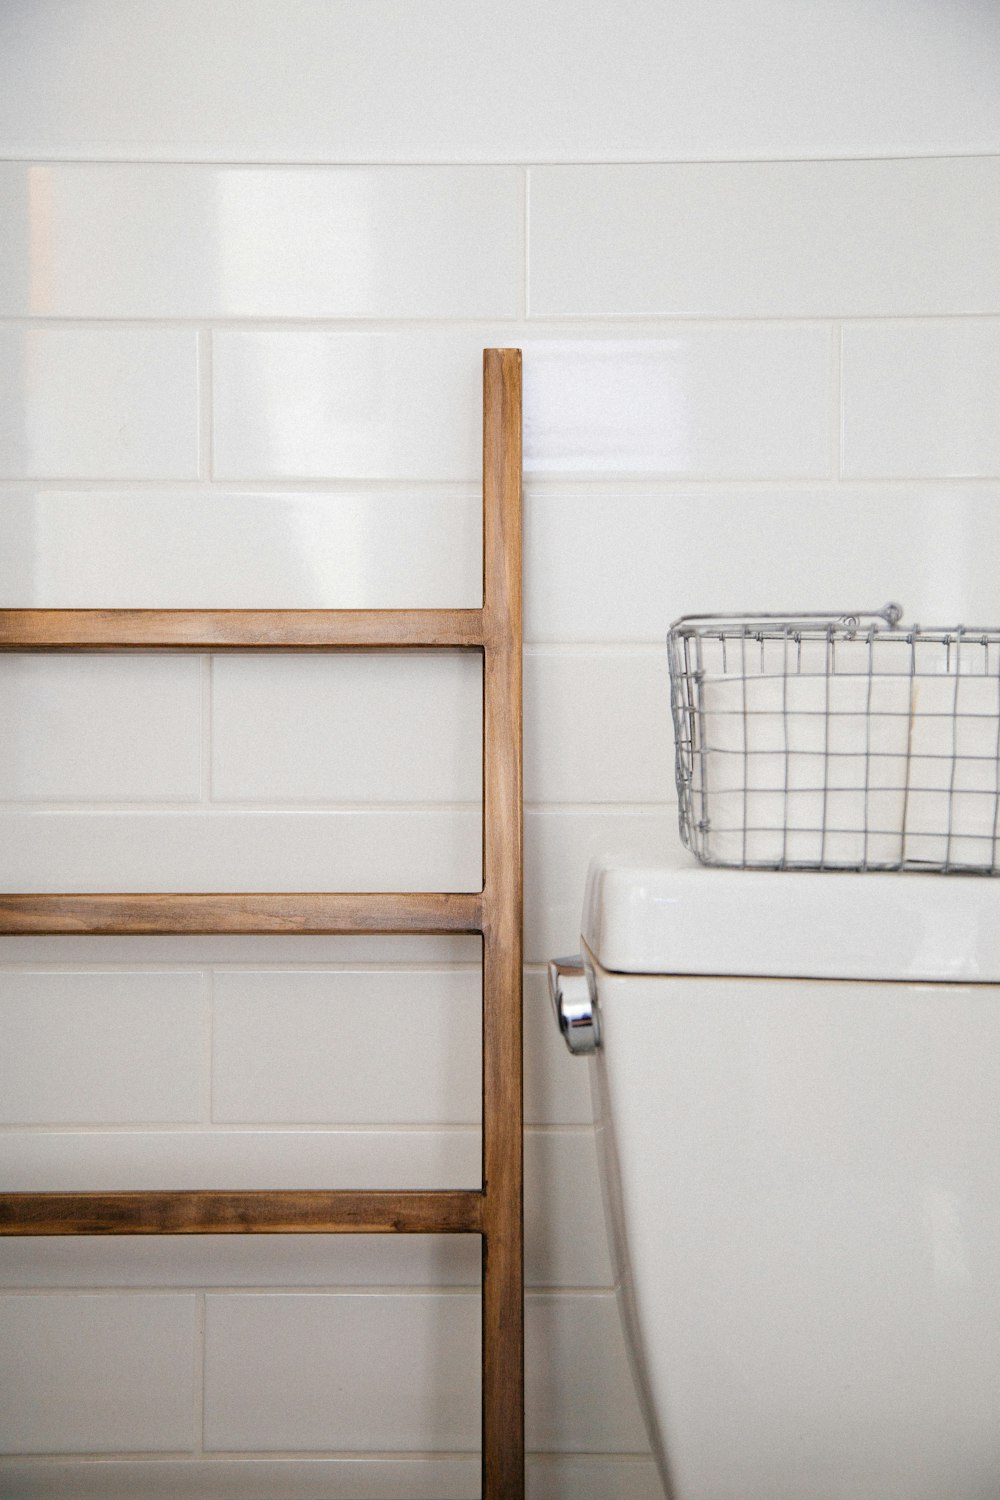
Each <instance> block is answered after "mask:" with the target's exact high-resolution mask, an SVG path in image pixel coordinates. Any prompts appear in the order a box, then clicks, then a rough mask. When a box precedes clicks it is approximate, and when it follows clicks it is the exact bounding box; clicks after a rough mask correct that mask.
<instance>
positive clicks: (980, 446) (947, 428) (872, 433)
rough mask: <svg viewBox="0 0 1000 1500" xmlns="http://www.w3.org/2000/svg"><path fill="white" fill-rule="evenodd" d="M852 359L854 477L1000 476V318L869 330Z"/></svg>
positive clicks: (849, 457)
mask: <svg viewBox="0 0 1000 1500" xmlns="http://www.w3.org/2000/svg"><path fill="white" fill-rule="evenodd" d="M994 262H995V264H1000V259H998V258H997V257H994ZM843 351H844V354H843V444H844V457H843V468H844V473H845V475H847V476H867V475H881V476H885V477H886V478H900V479H909V478H912V477H925V476H927V477H929V476H931V475H940V476H942V477H947V476H954V477H963V476H984V477H985V476H996V475H998V474H1000V428H998V426H997V423H996V421H995V419H994V412H995V410H996V405H997V401H998V399H1000V320H998V319H983V320H970V321H967V322H965V321H963V322H949V321H947V320H943V321H939V322H929V323H900V324H864V325H860V326H857V327H850V328H845V329H844V330H843Z"/></svg>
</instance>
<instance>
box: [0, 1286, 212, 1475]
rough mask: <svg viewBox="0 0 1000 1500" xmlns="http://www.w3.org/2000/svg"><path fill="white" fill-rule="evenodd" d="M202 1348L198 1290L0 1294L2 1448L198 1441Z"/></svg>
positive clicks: (137, 1446) (84, 1448)
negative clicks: (197, 1367)
mask: <svg viewBox="0 0 1000 1500" xmlns="http://www.w3.org/2000/svg"><path fill="white" fill-rule="evenodd" d="M194 1349H195V1298H194V1297H190V1296H188V1297H184V1296H143V1295H134V1294H133V1295H129V1296H120V1297H115V1296H105V1297H46V1296H38V1297H31V1296H21V1297H0V1367H2V1369H0V1449H2V1450H3V1452H5V1453H45V1452H48V1453H68V1452H69V1453H72V1452H76V1453H96V1452H100V1451H101V1450H102V1449H103V1450H105V1451H107V1450H109V1449H110V1450H112V1451H114V1450H116V1449H117V1450H122V1451H124V1452H129V1453H135V1452H137V1451H142V1450H143V1449H146V1450H154V1451H155V1450H156V1449H168V1450H169V1449H174V1450H176V1449H181V1450H182V1451H183V1450H187V1449H189V1448H190V1447H191V1445H192V1435H193V1430H194Z"/></svg>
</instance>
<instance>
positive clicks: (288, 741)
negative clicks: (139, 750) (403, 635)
mask: <svg viewBox="0 0 1000 1500" xmlns="http://www.w3.org/2000/svg"><path fill="white" fill-rule="evenodd" d="M482 676H483V674H482V659H481V657H480V656H478V655H473V654H470V653H465V652H461V653H460V652H445V653H442V652H403V651H400V652H391V653H380V654H379V655H378V656H376V657H373V656H372V655H371V654H370V653H364V652H352V653H344V654H342V653H339V652H338V653H335V654H326V653H315V652H314V653H303V654H294V653H292V654H289V653H282V654H281V655H280V657H278V658H274V657H270V658H268V657H262V656H261V655H259V654H257V655H242V654H237V655H233V656H218V657H217V658H216V660H215V664H214V668H213V680H212V794H213V796H214V797H215V798H216V799H217V800H219V801H222V802H227V801H258V802H268V803H280V802H285V801H292V800H302V801H314V802H364V801H371V802H437V801H457V802H468V803H476V802H478V801H479V800H480V798H481V795H482V701H483V695H482ZM362 745H363V746H364V750H363V753H360V754H359V746H362Z"/></svg>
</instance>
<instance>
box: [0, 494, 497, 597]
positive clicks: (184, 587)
mask: <svg viewBox="0 0 1000 1500" xmlns="http://www.w3.org/2000/svg"><path fill="white" fill-rule="evenodd" d="M0 539H2V546H0V602H2V603H3V605H5V606H7V607H11V608H28V607H40V608H64V607H66V606H76V607H90V608H97V607H117V608H138V609H141V608H160V609H193V608H216V609H249V608H257V609H379V608H381V609H400V608H411V609H417V608H423V609H434V608H447V607H452V608H460V607H461V608H473V609H475V608H478V606H479V605H480V603H481V602H482V592H483V589H482V584H483V568H482V500H481V498H480V494H479V491H478V489H467V490H464V491H462V492H461V493H459V494H456V493H454V492H449V491H447V490H445V491H443V492H442V491H436V492H435V493H433V494H429V493H426V492H421V491H414V492H411V493H400V492H398V491H392V492H383V493H381V494H380V493H377V492H375V493H373V492H371V491H366V492H363V493H356V494H344V493H341V492H336V493H329V494H289V493H288V492H274V493H271V494H258V493H249V494H248V493H244V494H240V493H235V492H233V491H231V490H222V489H214V490H213V491H212V494H211V496H210V497H208V498H207V499H206V496H205V495H203V494H191V493H188V494H185V493H184V492H183V491H174V492H170V491H169V490H168V491H162V490H150V491H142V492H141V493H133V494H129V493H114V492H109V491H104V492H100V491H66V490H44V489H43V490H32V491H23V492H22V491H16V492H13V493H8V494H6V495H3V496H0Z"/></svg>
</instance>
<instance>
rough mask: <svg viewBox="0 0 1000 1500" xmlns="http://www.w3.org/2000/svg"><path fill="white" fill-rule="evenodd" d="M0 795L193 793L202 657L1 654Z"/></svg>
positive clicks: (193, 796) (162, 796)
mask: <svg viewBox="0 0 1000 1500" xmlns="http://www.w3.org/2000/svg"><path fill="white" fill-rule="evenodd" d="M0 705H2V713H0V799H3V800H5V801H19V802H21V801H24V802H26V801H33V800H38V801H63V800H67V801H68V800H71V799H77V800H79V801H84V802H95V801H110V802H125V801H131V800H133V799H148V800H150V801H154V802H159V801H174V800H177V801H181V800H188V801H197V800H198V797H199V796H200V794H201V666H200V663H199V662H198V661H197V660H196V659H192V658H190V657H188V658H182V657H167V656H156V655H150V654H148V653H142V654H139V655H129V656H125V655H113V656H108V655H96V654H94V655H86V654H84V655H81V654H77V653H74V654H73V655H72V656H57V655H39V654H34V655H29V654H28V653H23V654H14V655H6V656H3V657H0Z"/></svg>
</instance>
